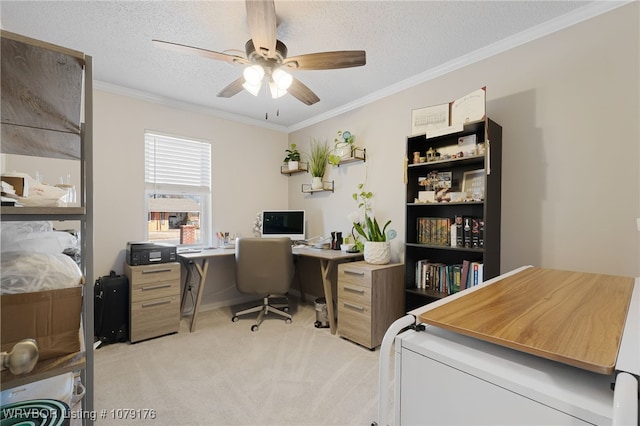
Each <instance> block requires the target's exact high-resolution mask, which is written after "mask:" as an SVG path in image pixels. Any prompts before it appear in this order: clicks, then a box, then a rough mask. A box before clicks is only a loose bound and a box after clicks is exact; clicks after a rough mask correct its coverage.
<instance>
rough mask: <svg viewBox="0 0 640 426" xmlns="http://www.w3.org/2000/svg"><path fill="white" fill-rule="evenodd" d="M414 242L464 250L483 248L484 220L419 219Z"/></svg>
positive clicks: (458, 217) (464, 218) (462, 218)
mask: <svg viewBox="0 0 640 426" xmlns="http://www.w3.org/2000/svg"><path fill="white" fill-rule="evenodd" d="M416 236H417V237H416V240H417V242H418V244H429V245H434V246H449V245H450V246H452V247H466V248H483V247H484V219H483V218H478V217H469V216H455V217H454V219H453V221H452V220H451V219H450V218H446V217H419V218H418V219H417V234H416Z"/></svg>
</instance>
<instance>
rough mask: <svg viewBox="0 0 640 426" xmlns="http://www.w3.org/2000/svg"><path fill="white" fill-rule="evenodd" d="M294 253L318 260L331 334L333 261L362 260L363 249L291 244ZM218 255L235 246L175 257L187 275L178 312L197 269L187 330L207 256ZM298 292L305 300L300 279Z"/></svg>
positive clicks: (231, 252) (195, 312) (200, 291)
mask: <svg viewBox="0 0 640 426" xmlns="http://www.w3.org/2000/svg"><path fill="white" fill-rule="evenodd" d="M293 255H294V256H301V257H310V258H314V259H318V260H319V261H320V270H321V273H322V286H323V289H324V297H325V299H326V301H327V313H328V315H329V328H330V330H331V334H336V330H337V327H336V319H335V312H334V309H333V291H332V288H333V282H332V280H331V275H332V272H333V270H334V268H336V265H338V264H339V263H342V262H351V261H355V260H361V259H362V258H363V257H364V256H363V254H362V253H346V252H343V251H338V250H320V249H314V248H306V247H305V248H294V249H293ZM217 256H235V250H233V249H203V250H201V251H198V252H182V253H178V257H179V258H180V260H181V261H182V263H183V264H184V265H185V267H186V268H187V276H186V278H185V286H184V290H183V293H182V303H181V305H180V314H181V315H182V312H183V311H184V305H185V301H186V300H187V297H186V296H187V292H188V291H189V282H190V281H191V274H193V273H197V274H198V276H199V281H198V282H199V284H198V291H197V294H196V303H195V305H194V307H193V315H192V316H191V327H190V331H192V332H193V331H194V330H195V329H196V319H197V316H198V310H199V309H200V302H201V300H202V294H203V293H204V285H205V282H206V279H207V271H208V269H209V260H210V259H211V258H212V257H217ZM300 293H301V294H302V298H303V300H304V290H303V288H302V280H301V285H300Z"/></svg>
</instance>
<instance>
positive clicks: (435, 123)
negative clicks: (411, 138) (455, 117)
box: [411, 103, 449, 135]
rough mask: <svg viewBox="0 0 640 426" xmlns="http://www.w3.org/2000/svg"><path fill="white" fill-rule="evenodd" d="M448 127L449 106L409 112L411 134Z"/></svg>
mask: <svg viewBox="0 0 640 426" xmlns="http://www.w3.org/2000/svg"><path fill="white" fill-rule="evenodd" d="M446 127H449V104H448V103H446V104H440V105H433V106H430V107H425V108H418V109H414V110H412V111H411V134H412V135H419V134H422V133H427V130H433V129H442V128H446Z"/></svg>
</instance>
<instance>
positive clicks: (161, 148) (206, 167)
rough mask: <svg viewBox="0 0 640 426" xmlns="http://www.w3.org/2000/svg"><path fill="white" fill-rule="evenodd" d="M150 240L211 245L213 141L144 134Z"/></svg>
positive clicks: (148, 234) (148, 238)
mask: <svg viewBox="0 0 640 426" xmlns="http://www.w3.org/2000/svg"><path fill="white" fill-rule="evenodd" d="M144 145H145V155H144V163H145V167H144V179H145V186H146V191H145V195H146V199H145V201H146V203H145V204H146V210H147V240H149V241H163V242H168V243H172V244H187V245H190V244H196V245H209V244H210V243H211V241H210V239H209V238H210V235H211V232H209V227H210V223H211V145H210V144H209V143H207V142H200V141H195V140H188V139H180V138H175V137H170V136H163V135H159V134H154V133H145V135H144Z"/></svg>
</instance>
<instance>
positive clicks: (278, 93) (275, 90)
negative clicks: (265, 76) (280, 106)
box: [269, 81, 287, 99]
mask: <svg viewBox="0 0 640 426" xmlns="http://www.w3.org/2000/svg"><path fill="white" fill-rule="evenodd" d="M269 89H270V90H271V97H272V98H273V99H278V98H281V97H283V96H284V95H286V94H287V91H286V89H280V88H279V87H278V85H277V84H276V83H274V82H273V81H270V82H269Z"/></svg>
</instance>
